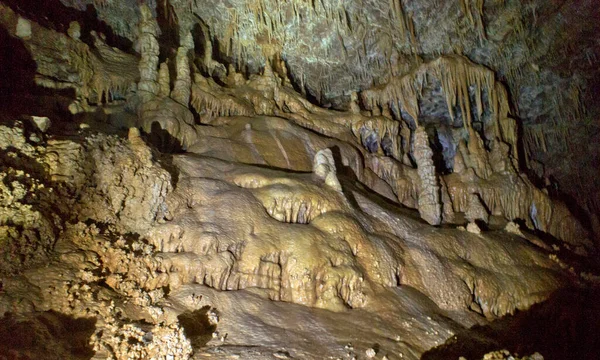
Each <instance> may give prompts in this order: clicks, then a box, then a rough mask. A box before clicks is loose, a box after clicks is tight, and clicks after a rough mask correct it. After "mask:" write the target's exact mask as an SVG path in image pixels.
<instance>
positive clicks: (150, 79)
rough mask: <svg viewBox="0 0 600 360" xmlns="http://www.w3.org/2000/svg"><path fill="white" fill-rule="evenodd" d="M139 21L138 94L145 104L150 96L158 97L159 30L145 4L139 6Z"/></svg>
mask: <svg viewBox="0 0 600 360" xmlns="http://www.w3.org/2000/svg"><path fill="white" fill-rule="evenodd" d="M140 14H141V19H140V23H139V33H140V35H139V38H138V47H139V52H140V55H141V58H140V60H139V63H138V68H139V72H140V81H139V82H138V92H139V93H140V94H139V96H140V97H141V99H142V102H145V101H146V100H148V99H151V98H152V96H154V95H158V93H159V90H160V87H159V84H158V61H159V60H158V55H159V53H160V49H159V45H158V40H157V37H158V36H159V33H160V28H159V27H158V23H157V22H156V19H155V18H154V16H153V15H152V12H151V10H150V8H149V7H148V6H147V5H146V4H142V5H141V6H140Z"/></svg>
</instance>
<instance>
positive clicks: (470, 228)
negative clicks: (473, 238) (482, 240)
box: [467, 222, 481, 234]
mask: <svg viewBox="0 0 600 360" xmlns="http://www.w3.org/2000/svg"><path fill="white" fill-rule="evenodd" d="M467 231H468V232H470V233H472V234H481V229H480V228H479V226H477V224H475V223H474V222H471V223H469V224H468V225H467Z"/></svg>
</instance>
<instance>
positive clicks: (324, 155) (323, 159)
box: [313, 149, 342, 191]
mask: <svg viewBox="0 0 600 360" xmlns="http://www.w3.org/2000/svg"><path fill="white" fill-rule="evenodd" d="M313 172H314V173H315V175H317V176H318V177H319V178H321V179H323V180H324V181H325V184H327V185H328V186H330V187H331V188H333V189H335V190H337V191H342V186H341V185H340V181H339V180H338V178H337V175H336V170H335V161H334V159H333V153H332V152H331V150H330V149H323V150H319V152H317V153H316V154H315V158H314V161H313Z"/></svg>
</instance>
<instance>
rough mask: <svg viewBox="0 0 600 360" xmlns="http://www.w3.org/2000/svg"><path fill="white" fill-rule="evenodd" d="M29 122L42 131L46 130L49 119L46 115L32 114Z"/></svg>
mask: <svg viewBox="0 0 600 360" xmlns="http://www.w3.org/2000/svg"><path fill="white" fill-rule="evenodd" d="M31 122H32V123H33V125H35V127H37V128H38V130H40V131H41V132H43V133H45V132H46V131H48V129H49V128H50V125H51V122H50V119H49V118H47V117H46V116H32V117H31Z"/></svg>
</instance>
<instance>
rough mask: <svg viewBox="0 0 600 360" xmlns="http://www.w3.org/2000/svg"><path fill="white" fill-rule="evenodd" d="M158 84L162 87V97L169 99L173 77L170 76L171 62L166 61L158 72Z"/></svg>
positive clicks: (160, 93)
mask: <svg viewBox="0 0 600 360" xmlns="http://www.w3.org/2000/svg"><path fill="white" fill-rule="evenodd" d="M158 84H159V86H160V92H159V96H160V97H163V98H165V97H168V96H169V95H171V77H170V74H169V62H168V61H165V62H163V63H161V64H160V69H159V71H158Z"/></svg>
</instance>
